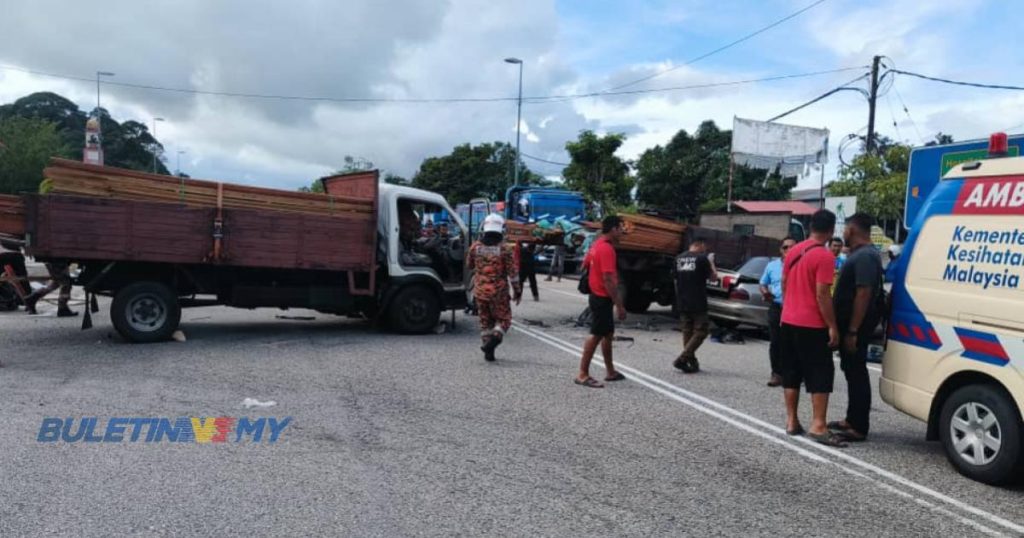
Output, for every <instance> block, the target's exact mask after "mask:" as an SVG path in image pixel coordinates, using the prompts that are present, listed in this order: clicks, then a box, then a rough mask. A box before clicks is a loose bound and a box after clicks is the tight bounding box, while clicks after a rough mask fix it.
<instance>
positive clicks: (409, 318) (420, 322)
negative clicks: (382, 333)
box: [389, 286, 441, 334]
mask: <svg viewBox="0 0 1024 538" xmlns="http://www.w3.org/2000/svg"><path fill="white" fill-rule="evenodd" d="M389 313H390V316H389V317H390V318H391V327H392V328H393V329H395V330H396V331H398V332H400V333H404V334H423V333H426V332H429V331H430V330H431V329H433V328H434V327H435V326H436V325H437V321H438V320H439V319H440V318H441V305H440V303H439V302H438V298H437V294H436V293H434V292H433V291H432V290H430V289H428V288H427V287H425V286H409V287H407V288H405V289H402V290H401V291H399V292H398V294H397V295H395V298H394V299H392V301H391V306H390V307H389Z"/></svg>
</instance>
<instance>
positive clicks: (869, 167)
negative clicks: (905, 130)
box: [828, 144, 910, 220]
mask: <svg viewBox="0 0 1024 538" xmlns="http://www.w3.org/2000/svg"><path fill="white" fill-rule="evenodd" d="M909 165H910V147H909V146H905V145H902V144H890V145H888V146H887V147H886V148H885V150H884V151H883V152H881V153H879V154H878V155H869V154H867V153H862V154H860V155H858V156H857V157H855V158H854V159H853V162H852V163H851V164H850V166H846V167H843V168H842V169H841V170H840V171H839V180H838V181H835V182H833V183H832V184H830V185H829V186H828V194H829V196H856V197H857V211H863V212H865V213H868V214H869V215H871V216H873V217H875V218H877V219H890V220H900V219H902V218H903V202H904V194H905V193H906V190H907V169H908V168H909Z"/></svg>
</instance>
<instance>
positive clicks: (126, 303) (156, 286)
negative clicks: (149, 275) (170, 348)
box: [110, 282, 181, 343]
mask: <svg viewBox="0 0 1024 538" xmlns="http://www.w3.org/2000/svg"><path fill="white" fill-rule="evenodd" d="M110 321H111V322H112V323H113V324H114V328H115V329H117V332H118V334H120V335H121V337H122V338H124V339H125V340H128V341H129V342H136V343H150V342H162V341H164V340H168V339H169V338H170V337H171V335H172V334H173V333H174V331H175V330H176V329H177V328H178V323H179V322H180V321H181V306H180V305H178V297H177V295H175V294H174V292H173V291H172V290H171V288H169V287H167V285H166V284H162V283H160V282H137V283H135V284H130V285H128V286H125V287H123V288H121V290H120V291H118V292H117V294H116V295H114V300H113V302H112V303H111V304H110Z"/></svg>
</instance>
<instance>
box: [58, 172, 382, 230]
mask: <svg viewBox="0 0 1024 538" xmlns="http://www.w3.org/2000/svg"><path fill="white" fill-rule="evenodd" d="M43 173H44V176H45V177H46V192H49V193H53V194H66V195H74V196H91V197H99V198H113V199H120V200H139V201H149V202H170V203H183V204H186V205H190V206H198V207H218V206H219V207H223V208H245V209H268V210H273V211H287V212H293V213H304V214H313V215H326V216H332V215H337V216H347V217H353V216H359V215H363V216H365V218H372V214H373V211H374V200H373V199H372V198H371V197H366V196H355V195H352V196H328V195H323V194H314V193H302V192H296V191H284V190H277V189H267V188H262V187H250V186H244V185H236V184H231V183H218V182H216V181H205V180H199V179H184V178H175V177H171V176H163V175H157V174H149V173H145V172H138V171H135V170H125V169H121V168H113V167H107V166H95V165H90V164H85V163H81V162H77V161H69V160H66V159H52V160H51V163H50V166H49V167H47V168H46V169H45V170H44V171H43Z"/></svg>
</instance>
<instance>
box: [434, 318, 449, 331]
mask: <svg viewBox="0 0 1024 538" xmlns="http://www.w3.org/2000/svg"><path fill="white" fill-rule="evenodd" d="M446 332H448V322H447V321H442V322H440V323H438V324H437V326H436V327H434V334H444V333H446Z"/></svg>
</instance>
